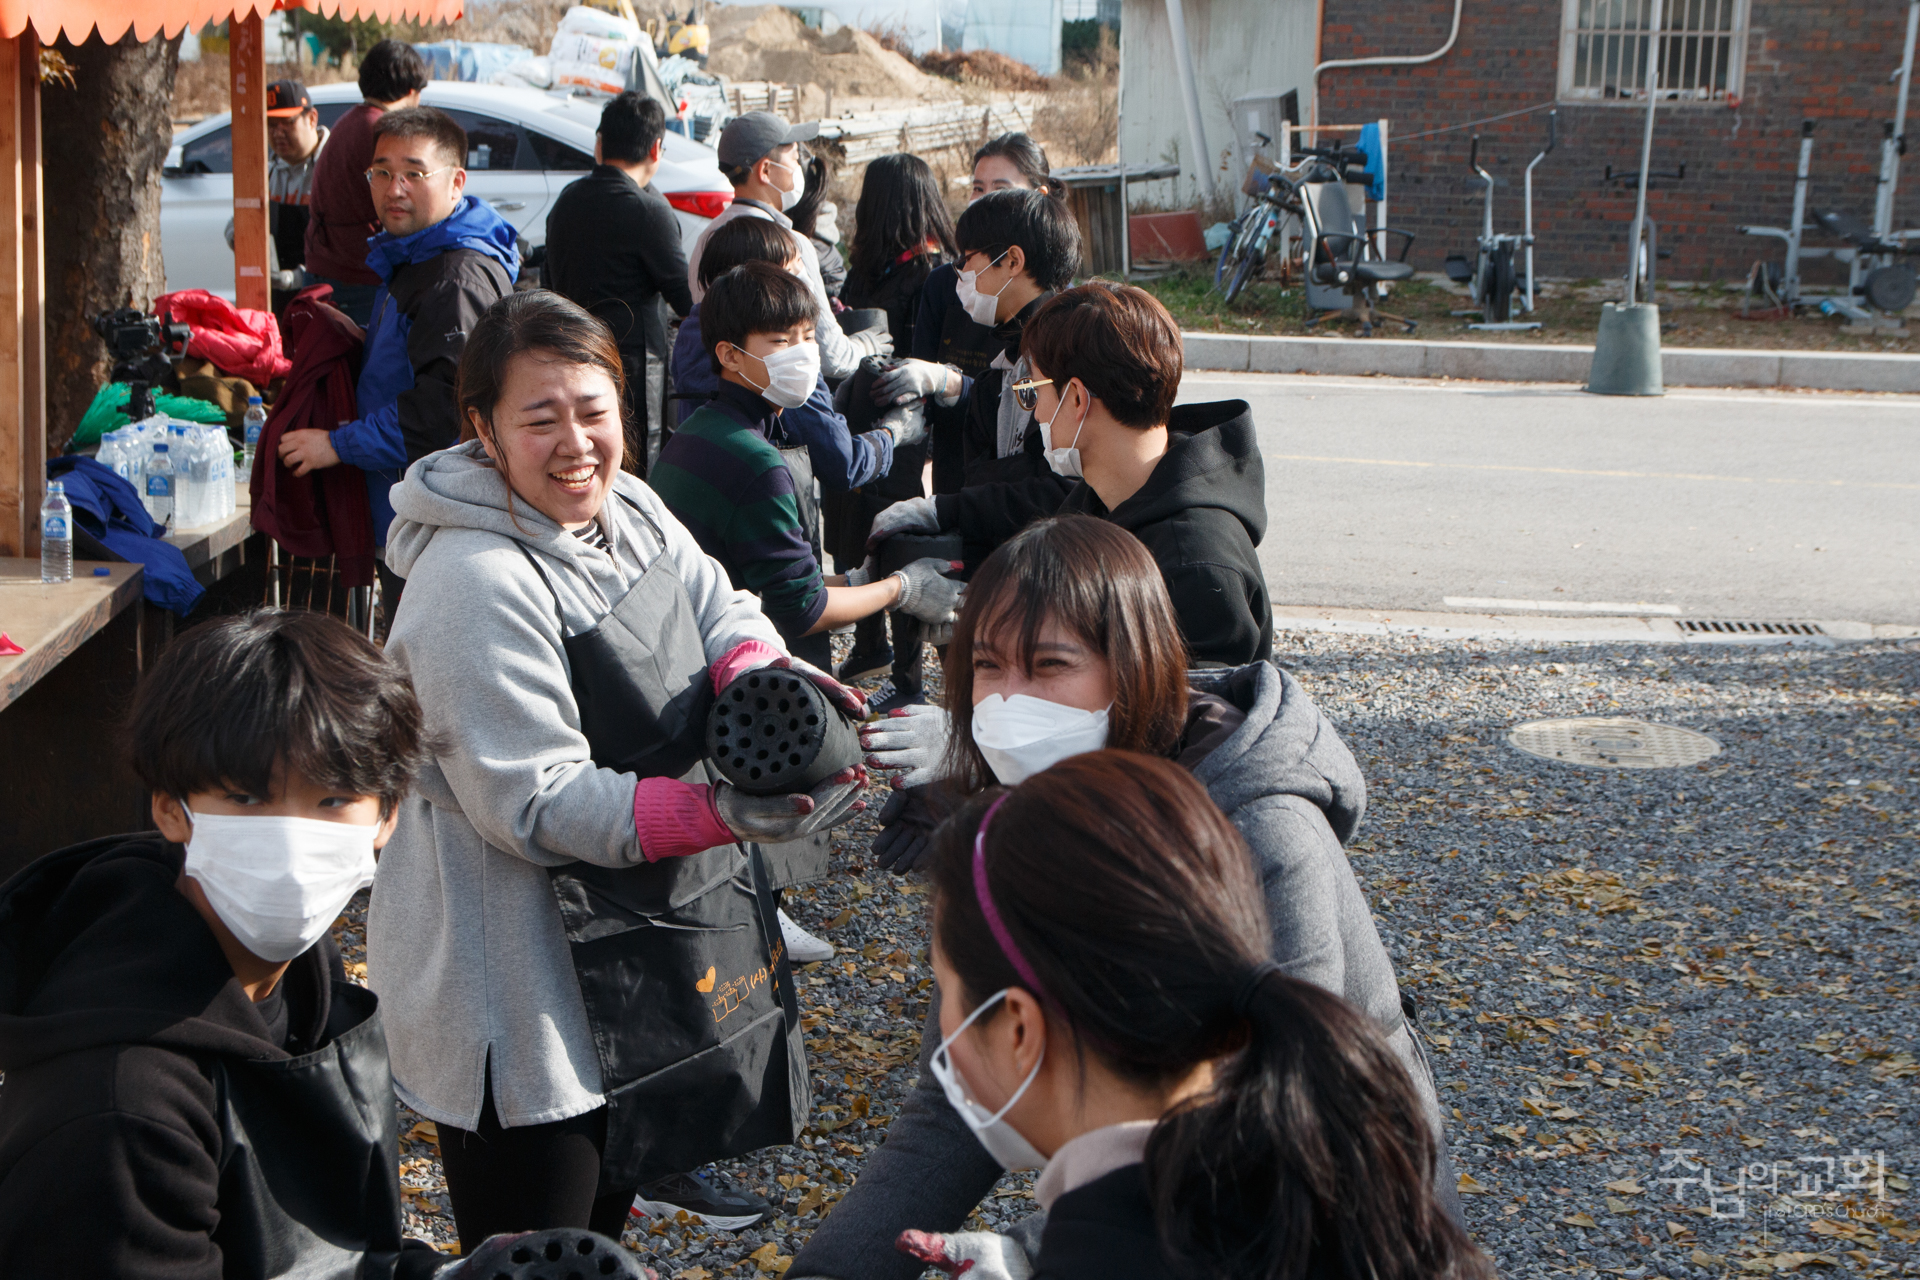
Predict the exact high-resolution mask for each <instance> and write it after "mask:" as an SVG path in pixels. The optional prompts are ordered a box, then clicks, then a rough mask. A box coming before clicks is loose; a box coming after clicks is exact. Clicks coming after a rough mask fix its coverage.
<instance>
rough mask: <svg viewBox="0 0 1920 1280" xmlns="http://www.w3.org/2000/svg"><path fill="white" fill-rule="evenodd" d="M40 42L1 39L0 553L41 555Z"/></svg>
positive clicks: (28, 34) (29, 34) (30, 36)
mask: <svg viewBox="0 0 1920 1280" xmlns="http://www.w3.org/2000/svg"><path fill="white" fill-rule="evenodd" d="M45 306H46V303H45V293H44V281H43V269H42V259H41V252H40V44H39V41H38V39H37V38H36V37H35V36H34V33H33V29H32V28H31V27H29V28H28V29H27V30H26V31H25V32H24V33H22V34H21V36H20V37H19V38H18V39H15V40H0V555H6V556H27V557H29V558H31V557H33V556H36V555H38V554H39V553H40V498H41V493H42V489H43V485H42V479H43V476H44V474H45V470H46V448H47V413H46V366H45V356H44V350H45V346H44V343H43V341H42V336H43V335H42V333H41V323H42V319H43V315H44V312H45Z"/></svg>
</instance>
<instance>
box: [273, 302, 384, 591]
mask: <svg viewBox="0 0 1920 1280" xmlns="http://www.w3.org/2000/svg"><path fill="white" fill-rule="evenodd" d="M332 294H333V289H332V287H331V286H329V285H314V286H313V287H311V288H307V289H303V290H301V291H300V292H299V293H298V294H297V295H295V297H294V299H293V301H292V302H289V303H288V304H287V309H286V313H285V314H284V315H283V316H282V317H281V320H280V324H281V326H282V327H283V328H284V329H285V330H286V333H287V341H288V342H290V343H292V344H293V371H292V372H291V373H289V374H288V375H287V383H286V388H285V389H284V390H283V391H281V393H280V398H279V399H277V400H275V401H274V403H273V412H272V413H270V414H268V415H267V426H266V429H265V430H264V431H262V432H261V433H260V445H259V448H258V449H256V450H255V452H254V456H253V477H252V481H251V483H250V485H249V492H250V493H251V494H252V496H253V527H254V528H256V529H258V530H260V532H262V533H264V534H266V535H267V536H268V537H269V538H272V539H273V540H274V541H275V542H277V543H279V544H280V545H281V546H282V547H285V548H286V549H287V551H288V552H289V553H290V554H292V555H296V556H308V557H311V558H313V559H316V560H319V559H325V558H326V557H328V556H337V557H338V558H339V560H338V563H339V566H340V580H341V582H342V583H344V584H345V585H347V586H349V587H364V586H367V585H369V584H371V583H372V582H373V511H372V508H371V507H370V506H369V504H368V499H367V478H366V474H365V473H364V472H362V471H361V470H360V468H358V467H352V466H348V465H347V464H346V463H344V462H343V463H341V464H340V465H339V466H336V467H328V468H326V469H325V470H323V471H315V472H312V473H311V474H308V475H305V476H296V475H294V474H293V472H292V471H291V470H289V469H288V468H287V467H286V466H284V465H282V463H281V461H280V437H281V435H283V434H284V433H286V432H288V431H299V430H302V429H304V428H309V427H311V428H316V429H318V430H321V431H331V430H333V429H334V427H336V426H338V425H339V424H340V423H342V422H349V421H351V420H352V419H353V418H354V417H355V416H356V415H357V414H358V413H359V408H358V406H357V405H356V404H355V401H354V384H355V382H356V380H357V379H358V378H359V365H360V347H361V341H362V339H361V334H360V326H359V325H357V324H355V323H354V322H353V321H351V320H349V319H347V317H346V316H345V315H344V314H342V313H341V312H340V311H339V309H338V308H336V307H334V306H333V305H332V304H331V303H329V302H327V301H326V299H327V298H328V297H330V296H332Z"/></svg>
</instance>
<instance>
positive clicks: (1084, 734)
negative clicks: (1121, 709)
mask: <svg viewBox="0 0 1920 1280" xmlns="http://www.w3.org/2000/svg"><path fill="white" fill-rule="evenodd" d="M1110 710H1112V708H1111V707H1102V708H1101V709H1100V710H1098V711H1082V710H1080V708H1078V707H1069V706H1065V705H1063V704H1061V703H1058V702H1048V701H1047V700H1046V699H1045V698H1034V697H1029V696H1028V695H1026V694H1024V693H1016V694H1014V695H1013V696H1012V697H1011V698H1003V697H1001V696H1000V695H999V694H997V693H990V694H988V695H987V696H986V697H985V698H983V699H981V700H980V701H979V702H976V703H974V704H973V742H974V745H975V746H977V747H979V748H980V754H981V755H983V756H985V757H986V758H987V763H988V764H989V765H990V766H992V768H993V776H994V777H996V778H998V779H999V780H1000V781H1001V782H1002V783H1003V784H1005V785H1006V786H1009V787H1017V786H1019V785H1020V784H1021V783H1023V782H1025V781H1026V780H1027V779H1028V778H1031V777H1032V776H1033V775H1034V774H1036V773H1039V772H1041V771H1042V770H1044V769H1050V768H1052V767H1053V766H1054V765H1056V764H1059V763H1060V762H1061V761H1062V760H1065V759H1066V758H1067V757H1068V756H1077V755H1081V754H1083V753H1085V752H1088V751H1098V750H1100V748H1102V747H1104V746H1106V745H1107V712H1108V711H1110Z"/></svg>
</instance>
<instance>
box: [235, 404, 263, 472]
mask: <svg viewBox="0 0 1920 1280" xmlns="http://www.w3.org/2000/svg"><path fill="white" fill-rule="evenodd" d="M242 421H243V422H244V423H245V424H246V441H247V443H246V450H245V452H244V453H243V454H242V456H241V459H240V467H241V469H242V470H244V471H245V472H246V473H247V476H248V480H249V482H251V480H252V476H253V454H254V450H256V449H258V448H259V447H260V433H261V432H262V431H265V430H266V428H267V411H266V410H265V409H263V408H261V407H260V397H259V396H248V397H247V416H246V417H245V418H244V419H242Z"/></svg>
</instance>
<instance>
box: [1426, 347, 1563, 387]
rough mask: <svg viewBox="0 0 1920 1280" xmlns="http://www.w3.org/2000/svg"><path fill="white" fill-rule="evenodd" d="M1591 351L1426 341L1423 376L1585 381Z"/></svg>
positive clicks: (1504, 380) (1492, 379)
mask: <svg viewBox="0 0 1920 1280" xmlns="http://www.w3.org/2000/svg"><path fill="white" fill-rule="evenodd" d="M1592 363H1593V348H1592V347H1585V346H1574V345H1568V344H1564V343H1541V344H1534V343H1525V344H1522V343H1517V342H1514V343H1508V342H1430V343H1428V344H1427V376H1428V377H1430V378H1470V379H1478V380H1483V381H1488V382H1577V383H1584V382H1585V381H1586V380H1587V369H1588V368H1589V366H1591V365H1592Z"/></svg>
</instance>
